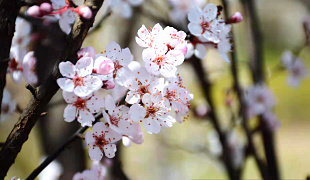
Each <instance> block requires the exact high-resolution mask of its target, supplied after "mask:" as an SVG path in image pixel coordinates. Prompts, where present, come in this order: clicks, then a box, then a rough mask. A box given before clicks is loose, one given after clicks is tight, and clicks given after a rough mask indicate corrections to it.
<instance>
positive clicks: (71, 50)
mask: <svg viewBox="0 0 310 180" xmlns="http://www.w3.org/2000/svg"><path fill="white" fill-rule="evenodd" d="M102 3H103V0H88V1H86V2H85V5H86V6H88V7H90V8H91V10H92V12H93V18H92V19H91V20H89V21H86V20H83V19H81V18H80V17H77V19H76V21H75V23H74V25H73V28H72V31H71V33H70V34H69V35H68V37H67V43H66V45H65V48H64V52H63V54H62V55H61V57H60V58H59V60H58V61H57V63H56V64H55V66H54V69H53V72H52V73H51V74H50V75H49V77H48V78H47V80H46V81H45V82H44V83H42V85H40V86H39V87H38V88H36V89H37V99H35V98H32V99H31V101H30V102H29V104H28V106H27V108H26V109H25V110H24V112H23V113H22V114H21V116H20V118H19V120H18V122H17V123H16V124H15V126H14V128H13V130H12V131H11V133H10V135H9V136H8V138H7V140H6V142H5V144H4V146H3V147H2V149H1V151H0V179H4V177H5V176H6V174H7V172H8V170H9V168H10V167H11V165H12V164H13V163H14V161H15V159H16V156H17V155H18V153H19V151H20V150H21V148H22V146H23V144H24V143H25V141H27V139H28V136H29V133H30V131H31V129H32V128H33V126H34V124H35V123H36V121H37V119H38V118H39V117H40V114H41V113H42V111H43V108H44V107H45V106H46V104H47V103H48V102H49V101H50V100H51V99H52V97H53V96H54V95H55V93H56V92H57V91H58V89H59V87H58V85H57V83H56V80H57V79H58V78H59V77H61V74H60V73H59V69H58V64H59V63H60V62H61V61H71V62H72V63H75V62H76V61H77V55H76V53H77V51H78V50H79V49H80V48H81V46H82V43H83V41H84V39H85V37H86V35H87V33H88V30H89V29H90V27H91V26H92V25H93V22H94V17H95V15H96V13H97V12H98V10H99V9H100V7H101V5H102Z"/></svg>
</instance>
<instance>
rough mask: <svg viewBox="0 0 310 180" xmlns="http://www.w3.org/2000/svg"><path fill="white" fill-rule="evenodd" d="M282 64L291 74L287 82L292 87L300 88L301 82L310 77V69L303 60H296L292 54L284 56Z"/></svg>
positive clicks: (286, 53) (288, 53)
mask: <svg viewBox="0 0 310 180" xmlns="http://www.w3.org/2000/svg"><path fill="white" fill-rule="evenodd" d="M282 63H283V65H284V66H285V68H286V69H287V70H288V72H289V76H288V78H287V82H288V84H289V85H290V86H292V87H298V86H299V84H300V81H301V80H302V79H304V78H306V77H307V76H308V69H307V68H306V66H305V65H304V63H303V62H302V60H301V58H296V57H295V56H294V55H293V53H292V52H290V51H286V52H284V53H283V55H282Z"/></svg>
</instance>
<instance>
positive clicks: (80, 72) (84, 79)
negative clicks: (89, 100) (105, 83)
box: [57, 57, 102, 97]
mask: <svg viewBox="0 0 310 180" xmlns="http://www.w3.org/2000/svg"><path fill="white" fill-rule="evenodd" d="M59 71H60V73H61V74H62V75H63V76H64V78H59V79H57V84H58V85H59V87H60V88H61V89H63V90H64V91H68V92H74V94H75V95H77V96H79V97H86V96H88V95H90V94H92V93H93V92H95V91H97V90H98V89H100V88H101V87H102V81H101V80H100V78H98V77H96V76H93V75H91V73H92V71H93V59H92V58H90V57H83V58H81V59H79V60H78V61H77V63H76V65H73V64H72V63H71V62H70V61H67V62H61V63H60V64H59Z"/></svg>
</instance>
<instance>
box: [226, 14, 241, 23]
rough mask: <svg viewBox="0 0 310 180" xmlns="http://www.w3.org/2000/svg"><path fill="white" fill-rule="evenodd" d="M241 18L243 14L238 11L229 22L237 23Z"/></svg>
mask: <svg viewBox="0 0 310 180" xmlns="http://www.w3.org/2000/svg"><path fill="white" fill-rule="evenodd" d="M242 20H243V16H242V14H241V13H240V12H236V13H235V14H234V15H233V16H232V17H231V18H230V19H229V22H230V23H239V22H241V21H242Z"/></svg>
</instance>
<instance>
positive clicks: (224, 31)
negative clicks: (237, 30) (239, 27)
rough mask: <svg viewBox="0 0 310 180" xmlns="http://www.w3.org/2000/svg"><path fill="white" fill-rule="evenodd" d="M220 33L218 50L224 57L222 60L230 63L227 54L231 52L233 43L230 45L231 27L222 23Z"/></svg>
mask: <svg viewBox="0 0 310 180" xmlns="http://www.w3.org/2000/svg"><path fill="white" fill-rule="evenodd" d="M218 28H219V33H218V37H219V39H220V42H219V43H218V44H217V49H218V51H219V53H220V55H221V56H222V58H223V59H224V60H225V61H226V62H230V61H229V58H228V56H227V52H231V43H230V35H229V33H230V31H231V25H226V24H225V23H221V24H220V25H219V26H218Z"/></svg>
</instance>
